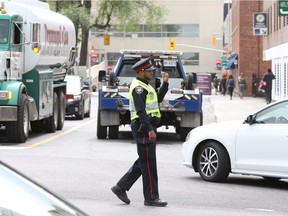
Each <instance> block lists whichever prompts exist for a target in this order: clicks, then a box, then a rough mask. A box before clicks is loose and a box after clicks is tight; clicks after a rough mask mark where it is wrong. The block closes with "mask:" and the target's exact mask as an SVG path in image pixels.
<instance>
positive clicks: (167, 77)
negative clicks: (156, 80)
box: [161, 71, 169, 82]
mask: <svg viewBox="0 0 288 216" xmlns="http://www.w3.org/2000/svg"><path fill="white" fill-rule="evenodd" d="M161 76H162V79H163V81H164V82H168V80H169V74H168V73H166V72H164V71H161Z"/></svg>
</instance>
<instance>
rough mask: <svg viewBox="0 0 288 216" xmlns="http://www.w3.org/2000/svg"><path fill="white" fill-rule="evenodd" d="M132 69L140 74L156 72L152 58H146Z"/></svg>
mask: <svg viewBox="0 0 288 216" xmlns="http://www.w3.org/2000/svg"><path fill="white" fill-rule="evenodd" d="M132 69H133V70H135V71H136V73H139V72H140V71H154V70H155V68H154V67H153V65H152V62H151V59H150V58H145V59H142V60H140V61H138V62H136V63H135V64H134V65H133V66H132Z"/></svg>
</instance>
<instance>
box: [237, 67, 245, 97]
mask: <svg viewBox="0 0 288 216" xmlns="http://www.w3.org/2000/svg"><path fill="white" fill-rule="evenodd" d="M238 86H239V96H240V99H243V92H244V90H245V89H246V80H245V78H244V75H243V73H241V74H240V76H239V78H238Z"/></svg>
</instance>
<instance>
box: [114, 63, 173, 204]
mask: <svg viewBox="0 0 288 216" xmlns="http://www.w3.org/2000/svg"><path fill="white" fill-rule="evenodd" d="M132 68H133V69H134V70H135V71H136V74H137V77H136V79H134V80H133V81H132V83H131V86H130V92H129V94H130V112H131V129H132V134H133V137H134V139H135V140H136V143H137V153H138V156H139V157H138V159H137V160H136V161H135V162H134V164H133V165H132V167H131V168H130V169H129V170H128V172H127V173H126V174H125V175H124V176H123V177H122V178H121V179H120V180H119V181H118V183H117V184H116V185H115V186H114V187H112V188H111V190H112V191H113V193H114V194H115V195H116V196H117V197H118V198H119V199H120V200H121V201H123V202H124V203H126V204H129V203H130V200H129V198H128V196H127V194H126V191H129V189H130V188H131V187H132V185H133V184H134V183H135V182H136V181H137V179H138V178H139V177H140V176H141V175H142V182H143V194H144V205H146V206H166V205H167V204H168V203H167V202H165V201H163V200H161V199H160V198H159V192H158V176H157V165H156V128H157V123H159V121H160V109H159V103H160V102H161V101H162V100H163V98H164V96H165V94H166V92H167V91H168V80H169V75H168V73H166V72H161V76H162V79H163V84H162V86H161V88H160V89H159V91H158V94H157V93H156V91H155V89H154V88H153V87H152V86H151V85H150V84H149V80H150V79H151V78H152V77H153V71H154V70H155V68H154V67H153V65H152V63H151V60H150V58H146V59H143V60H140V61H139V62H137V63H136V64H135V65H133V67H132Z"/></svg>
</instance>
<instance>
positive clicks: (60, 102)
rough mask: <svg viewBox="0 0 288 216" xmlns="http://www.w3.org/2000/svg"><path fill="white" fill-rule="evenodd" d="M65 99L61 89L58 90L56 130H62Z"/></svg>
mask: <svg viewBox="0 0 288 216" xmlns="http://www.w3.org/2000/svg"><path fill="white" fill-rule="evenodd" d="M65 103H66V100H65V96H64V93H63V91H60V92H58V121H57V130H62V128H63V126H64V121H65V108H66V104H65Z"/></svg>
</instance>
